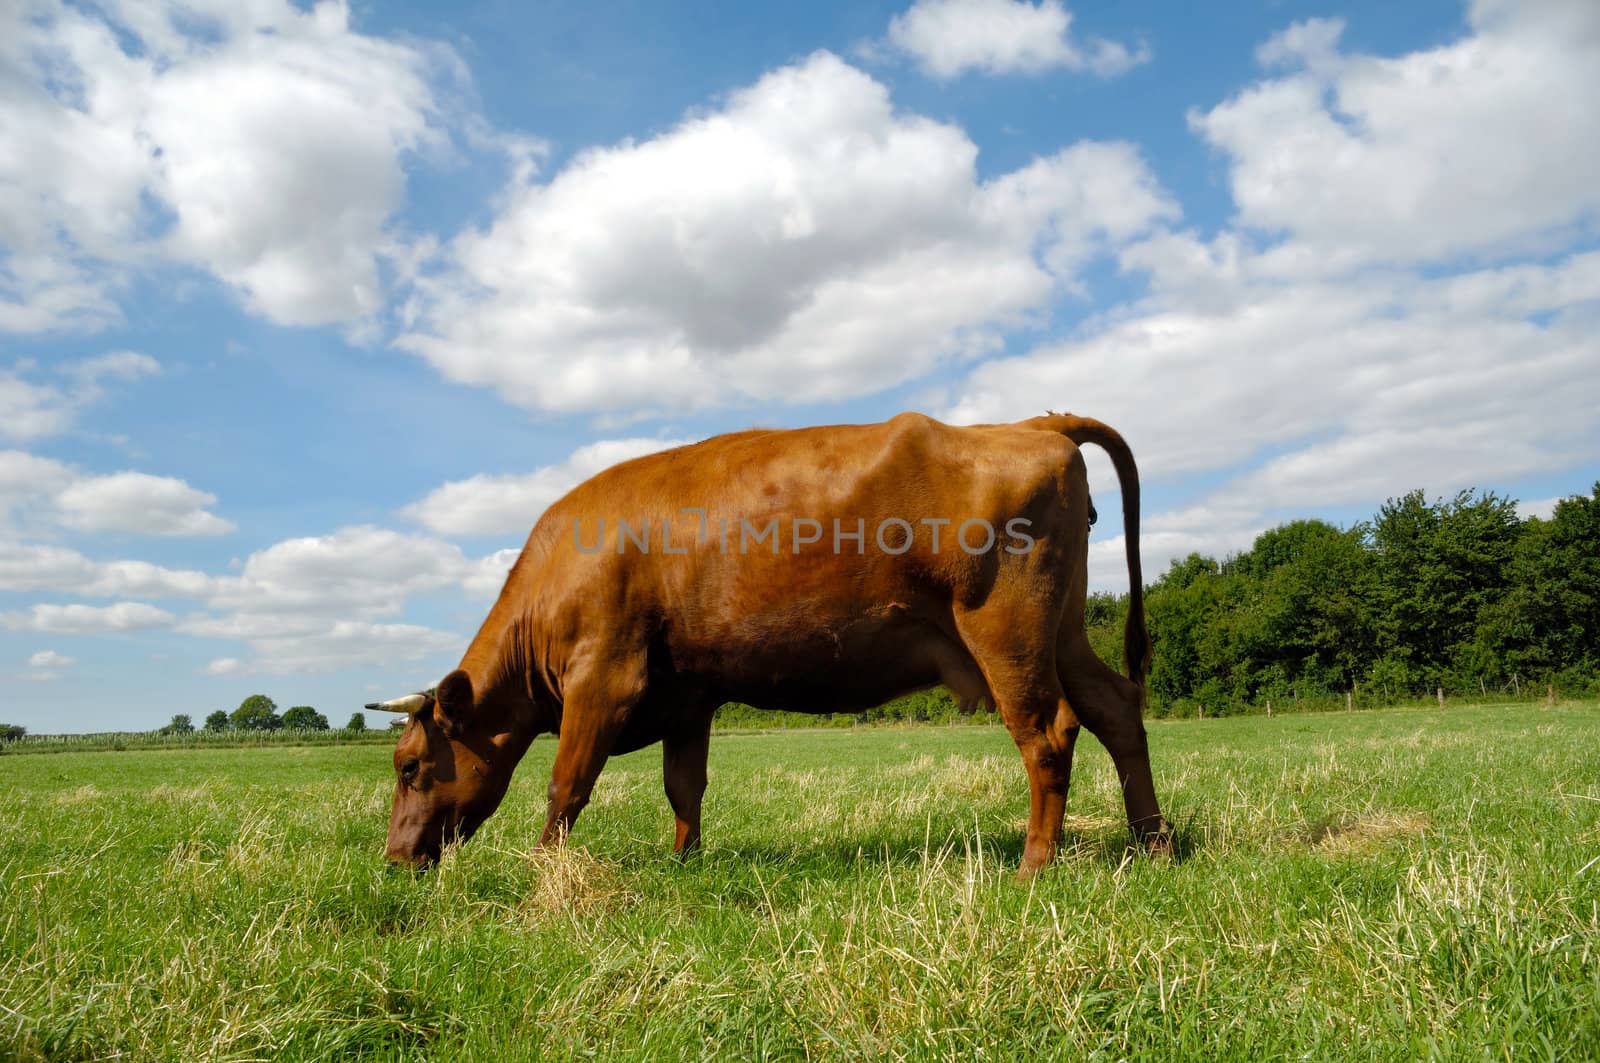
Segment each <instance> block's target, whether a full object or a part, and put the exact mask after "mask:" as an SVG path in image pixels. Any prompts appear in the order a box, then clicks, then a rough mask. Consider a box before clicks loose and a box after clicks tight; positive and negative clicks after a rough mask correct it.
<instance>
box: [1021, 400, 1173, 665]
mask: <svg viewBox="0 0 1600 1063" xmlns="http://www.w3.org/2000/svg"><path fill="white" fill-rule="evenodd" d="M1035 420H1036V421H1037V422H1039V423H1040V427H1041V428H1045V429H1048V430H1049V431H1053V432H1059V433H1061V434H1062V435H1064V436H1066V437H1067V438H1068V439H1070V440H1072V441H1073V442H1074V443H1077V444H1078V445H1080V446H1081V445H1083V444H1084V443H1093V444H1094V445H1095V446H1097V447H1099V448H1100V449H1101V450H1104V451H1105V452H1106V453H1107V454H1108V455H1110V457H1111V464H1112V466H1113V467H1114V468H1115V469H1116V470H1117V482H1118V484H1119V485H1121V488H1122V540H1123V544H1124V546H1125V547H1126V548H1127V554H1128V622H1127V624H1126V625H1125V626H1124V627H1123V629H1122V659H1123V663H1124V664H1125V665H1126V666H1127V670H1128V678H1129V679H1131V680H1133V681H1134V682H1135V683H1138V684H1139V685H1140V686H1141V687H1142V686H1143V685H1144V677H1145V676H1146V675H1147V674H1148V673H1149V671H1150V631H1149V629H1148V628H1146V627H1145V621H1144V576H1143V574H1142V573H1141V571H1140V566H1139V467H1138V466H1137V465H1135V464H1134V461H1133V451H1131V450H1129V449H1128V444H1127V442H1126V441H1124V440H1123V438H1122V435H1121V434H1120V433H1119V432H1118V431H1117V430H1116V429H1115V428H1112V427H1111V426H1110V425H1107V424H1102V423H1101V422H1099V421H1096V420H1094V419H1093V418H1090V417H1075V416H1073V415H1072V414H1070V413H1051V414H1047V415H1046V416H1044V417H1040V418H1036V419H1035Z"/></svg>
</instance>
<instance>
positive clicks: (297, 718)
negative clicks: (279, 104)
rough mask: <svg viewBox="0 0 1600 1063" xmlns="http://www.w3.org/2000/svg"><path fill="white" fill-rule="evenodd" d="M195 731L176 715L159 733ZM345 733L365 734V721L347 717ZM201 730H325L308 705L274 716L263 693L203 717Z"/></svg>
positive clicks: (273, 708)
mask: <svg viewBox="0 0 1600 1063" xmlns="http://www.w3.org/2000/svg"><path fill="white" fill-rule="evenodd" d="M194 729H195V727H194V721H193V719H192V718H191V717H190V716H189V715H187V714H186V713H179V714H178V715H176V716H174V717H173V718H172V722H171V723H169V724H167V725H166V726H165V727H163V728H161V730H160V731H159V732H158V733H160V734H189V733H191V732H193V731H194ZM344 729H345V730H346V731H365V730H366V729H367V718H366V717H365V716H364V715H362V714H361V713H360V712H355V713H352V714H351V715H350V721H349V722H348V723H346V724H345V725H344ZM201 730H203V731H207V732H211V733H218V732H222V731H278V730H288V731H326V730H328V718H327V717H326V716H324V715H323V714H322V713H320V712H318V711H317V710H316V709H314V708H312V707H311V706H310V705H296V706H294V707H293V708H290V709H285V710H284V712H283V714H282V715H279V713H278V705H277V703H276V702H274V701H273V700H272V699H271V698H269V697H267V696H266V695H265V694H251V695H250V696H249V697H247V698H245V699H244V700H243V701H241V702H240V703H239V707H238V708H237V709H234V710H233V711H232V712H228V711H227V710H226V709H218V710H217V711H215V712H213V713H211V714H210V715H209V716H207V717H206V719H205V723H203V724H202V725H201Z"/></svg>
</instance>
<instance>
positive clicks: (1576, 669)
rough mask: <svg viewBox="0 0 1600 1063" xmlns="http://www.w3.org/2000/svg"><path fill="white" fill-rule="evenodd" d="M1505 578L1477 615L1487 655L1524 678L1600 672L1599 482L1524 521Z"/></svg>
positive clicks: (1482, 642) (1482, 644)
mask: <svg viewBox="0 0 1600 1063" xmlns="http://www.w3.org/2000/svg"><path fill="white" fill-rule="evenodd" d="M1509 583H1510V585H1509V586H1508V587H1507V588H1506V594H1505V596H1504V597H1503V598H1502V599H1500V600H1499V601H1497V602H1495V603H1493V604H1491V605H1490V606H1489V607H1488V608H1486V609H1485V610H1484V613H1483V614H1482V615H1481V616H1480V617H1479V633H1478V639H1479V643H1480V645H1481V646H1482V647H1483V652H1484V653H1485V655H1486V656H1489V657H1491V658H1493V659H1495V660H1497V661H1498V662H1499V663H1500V666H1501V668H1502V670H1503V672H1510V673H1513V674H1519V673H1520V674H1521V676H1522V677H1523V679H1524V680H1526V679H1529V678H1532V677H1539V678H1549V677H1551V676H1555V675H1558V674H1559V673H1561V672H1563V671H1566V672H1569V673H1578V674H1585V675H1589V676H1593V675H1595V674H1596V673H1597V672H1600V638H1597V637H1596V633H1597V632H1600V483H1596V484H1595V485H1594V492H1593V494H1592V496H1590V497H1587V498H1586V497H1584V496H1583V495H1575V496H1573V497H1571V498H1563V499H1562V500H1561V501H1560V502H1557V503H1556V508H1555V512H1554V513H1552V514H1551V515H1550V517H1549V518H1548V519H1544V520H1541V519H1539V518H1537V517H1535V518H1533V519H1532V520H1530V521H1528V522H1527V524H1525V525H1524V526H1523V534H1522V538H1521V540H1520V541H1519V542H1518V543H1517V548H1516V552H1515V554H1514V555H1513V556H1512V559H1511V570H1510V579H1509ZM1499 678H1500V679H1501V681H1502V682H1503V681H1504V680H1505V678H1506V676H1505V675H1504V674H1502V675H1501V676H1500V677H1499Z"/></svg>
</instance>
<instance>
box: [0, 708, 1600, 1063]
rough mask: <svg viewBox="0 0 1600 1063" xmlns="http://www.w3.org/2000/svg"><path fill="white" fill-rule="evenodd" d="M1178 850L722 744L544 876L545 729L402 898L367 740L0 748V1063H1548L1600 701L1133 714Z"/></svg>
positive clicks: (600, 824) (863, 749) (1001, 738)
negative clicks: (672, 792)
mask: <svg viewBox="0 0 1600 1063" xmlns="http://www.w3.org/2000/svg"><path fill="white" fill-rule="evenodd" d="M1151 746H1152V749H1153V752H1154V757H1155V761H1156V771H1157V779H1158V783H1159V785H1160V788H1161V792H1162V796H1163V798H1164V800H1165V802H1166V804H1167V806H1168V811H1169V814H1170V815H1171V817H1172V818H1173V819H1174V820H1175V821H1176V822H1177V823H1178V824H1179V826H1180V831H1181V848H1182V851H1183V857H1182V859H1181V860H1180V861H1178V862H1175V863H1174V862H1166V861H1153V860H1149V859H1146V858H1143V857H1138V856H1135V855H1133V854H1132V853H1131V852H1129V851H1128V849H1127V847H1126V831H1125V828H1124V827H1123V825H1122V824H1121V822H1120V808H1119V800H1118V797H1117V795H1116V793H1115V790H1114V785H1113V779H1112V776H1111V771H1110V762H1109V760H1108V758H1107V757H1106V756H1105V754H1104V752H1103V751H1102V750H1101V749H1100V748H1099V747H1098V745H1096V744H1095V743H1094V741H1093V740H1092V739H1089V738H1088V737H1087V736H1085V738H1084V740H1083V741H1082V742H1080V744H1079V747H1078V749H1079V752H1078V760H1077V765H1078V766H1077V772H1076V776H1075V778H1074V782H1073V790H1072V797H1071V800H1070V802H1069V818H1068V823H1067V840H1066V846H1065V851H1064V853H1063V855H1062V858H1061V859H1060V861H1059V863H1058V865H1057V866H1056V867H1054V868H1053V869H1051V870H1050V871H1048V872H1047V873H1046V874H1045V875H1043V876H1041V877H1040V878H1038V879H1036V880H1034V881H1033V882H1031V883H1027V884H1019V883H1018V882H1017V881H1016V880H1015V878H1014V873H1015V869H1016V865H1017V860H1018V857H1019V855H1020V850H1021V846H1022V825H1023V821H1024V818H1025V815H1026V809H1027V790H1026V785H1025V782H1024V778H1023V773H1022V766H1021V763H1020V761H1019V759H1018V757H1017V755H1016V753H1015V751H1014V749H1013V747H1012V746H1011V743H1010V739H1009V738H1008V737H1007V736H1006V734H1005V732H1004V731H1003V730H1001V729H999V728H997V727H894V728H888V727H886V728H864V729H857V730H848V731H814V732H787V733H773V734H755V735H724V736H718V737H717V738H716V739H714V740H713V743H712V764H711V771H712V776H711V790H710V792H709V794H708V795H707V808H706V833H707V842H708V849H707V851H706V852H705V853H704V854H703V855H702V856H701V857H699V858H697V859H694V860H692V861H690V862H689V863H687V864H679V863H678V862H676V861H675V860H673V859H672V858H671V857H670V856H669V855H668V853H667V849H668V846H669V839H670V828H671V818H670V815H669V813H668V811H667V808H666V802H665V799H664V798H663V797H662V794H661V784H660V755H659V752H657V751H656V750H646V751H643V752H640V753H636V754H632V755H630V756H627V757H623V758H619V759H617V760H614V761H613V762H612V763H611V765H610V767H609V768H608V770H607V771H606V773H605V775H604V776H602V778H601V782H600V786H599V789H598V791H597V793H596V797H595V800H594V803H593V804H592V805H591V806H590V808H589V809H588V811H586V812H585V813H584V816H583V818H582V819H581V820H580V822H579V824H578V828H577V831H576V834H575V836H574V845H573V847H572V848H570V849H568V850H565V851H562V852H557V853H550V854H539V853H533V854H530V853H529V851H528V850H529V847H530V846H531V844H532V841H533V839H534V837H535V836H536V834H537V831H538V828H539V825H540V823H541V821H542V815H541V809H542V803H543V802H542V799H541V794H542V791H543V787H544V784H545V781H546V778H547V772H548V768H549V764H550V757H551V753H552V751H553V743H552V742H550V741H547V740H541V741H540V742H539V743H536V744H535V747H534V751H533V753H532V754H530V756H529V759H528V761H526V762H525V763H524V765H523V768H522V770H521V771H520V772H519V774H518V777H517V782H516V784H515V786H514V788H513V791H512V794H511V796H510V797H508V799H507V801H506V805H505V806H504V808H503V809H502V811H501V812H500V814H499V815H497V816H496V817H495V818H494V819H493V820H491V821H490V823H489V825H488V826H487V827H486V828H485V829H484V831H483V832H482V833H481V834H480V835H479V837H478V838H476V839H474V840H473V841H472V843H470V844H469V845H467V846H465V847H464V848H463V849H461V850H460V851H459V852H457V853H454V854H452V855H448V856H447V857H446V860H445V861H444V863H443V865H442V866H441V868H440V869H439V870H438V871H436V872H435V873H432V874H428V875H425V876H413V875H411V874H409V873H404V872H395V871H390V870H388V869H386V868H385V867H384V866H383V865H382V862H381V859H380V852H381V849H382V844H383V836H384V831H385V826H386V820H387V814H388V806H389V795H390V788H391V786H392V783H391V782H390V778H391V769H390V767H389V753H388V749H387V748H385V747H380V746H372V745H353V746H321V747H269V748H260V749H236V750H231V749H220V750H219V749H209V750H171V751H167V750H145V751H131V750H130V751H127V752H120V753H119V752H105V753H78V754H68V755H61V756H29V755H21V756H8V757H5V758H0V802H3V807H4V809H5V815H4V817H3V821H0V1058H21V1059H33V1058H48V1059H55V1058H84V1059H104V1058H111V1057H122V1058H133V1059H173V1060H199V1059H345V1058H372V1059H410V1058H440V1059H480V1060H487V1059H496V1060H513V1059H546V1058H554V1059H565V1058H585V1057H597V1058H604V1059H618V1058H641V1059H642V1058H650V1059H671V1058H711V1057H738V1058H753V1057H754V1058H761V1057H772V1058H822V1059H854V1058H859V1057H862V1056H877V1057H881V1058H962V1059H973V1058H978V1057H980V1056H981V1057H983V1058H994V1059H1005V1058H1044V1059H1054V1058H1086V1057H1087V1058H1120V1057H1127V1056H1139V1057H1151V1058H1171V1059H1194V1058H1202V1057H1210V1058H1216V1057H1225V1058H1241V1059H1245V1058H1248V1059H1259V1058H1269V1057H1282V1056H1288V1055H1294V1056H1297V1057H1308V1058H1340V1059H1373V1060H1392V1059H1397V1058H1415V1057H1425V1056H1437V1057H1442V1058H1486V1059H1487V1058H1495V1059H1509V1058H1516V1059H1557V1058H1561V1059H1572V1058H1595V1057H1596V1055H1597V1053H1600V860H1597V858H1600V707H1596V706H1594V705H1562V706H1558V707H1556V708H1549V709H1547V708H1543V707H1530V706H1527V705H1518V706H1514V707H1510V706H1501V707H1495V706H1487V707H1474V708H1465V709H1451V710H1445V711H1419V710H1409V711H1405V710H1395V711H1383V712H1367V713H1359V714H1354V715H1346V714H1342V713H1341V714H1328V715H1304V716H1280V717H1278V718H1276V719H1270V720H1268V719H1263V718H1260V717H1248V718H1239V719H1221V720H1206V721H1181V722H1159V723H1154V724H1152V725H1151Z"/></svg>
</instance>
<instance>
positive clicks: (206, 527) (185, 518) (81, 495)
mask: <svg viewBox="0 0 1600 1063" xmlns="http://www.w3.org/2000/svg"><path fill="white" fill-rule="evenodd" d="M216 500H217V499H216V496H215V495H212V494H210V493H209V492H206V491H202V490H200V489H198V488H195V487H191V486H190V485H189V484H187V483H185V482H184V481H182V480H179V479H176V478H174V477H171V476H154V475H151V474H149V473H143V472H118V473H109V474H104V475H94V474H90V473H86V472H84V471H83V470H81V469H78V468H76V467H74V466H71V465H68V464H66V463H65V462H59V461H56V460H54V459H52V458H44V457H40V456H38V455H36V454H29V453H27V452H25V451H20V450H4V451H0V521H9V522H10V523H12V524H19V523H21V524H25V525H29V526H37V525H43V526H50V527H66V528H73V529H76V530H80V531H124V532H133V533H135V534H140V535H161V536H192V535H222V534H225V533H227V532H230V531H232V530H233V529H234V525H233V523H232V522H231V521H228V520H225V519H223V518H222V517H219V516H217V515H216V514H215V513H212V512H211V511H210V509H209V508H208V507H210V506H211V505H213V504H214V503H215V502H216Z"/></svg>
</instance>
